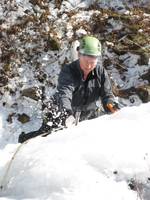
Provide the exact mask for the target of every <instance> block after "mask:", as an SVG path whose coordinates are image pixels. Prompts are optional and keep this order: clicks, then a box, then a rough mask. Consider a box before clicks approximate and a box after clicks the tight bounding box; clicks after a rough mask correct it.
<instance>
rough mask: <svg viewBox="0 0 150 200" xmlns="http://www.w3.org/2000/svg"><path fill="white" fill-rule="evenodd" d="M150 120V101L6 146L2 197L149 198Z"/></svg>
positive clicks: (0, 164)
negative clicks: (134, 184)
mask: <svg viewBox="0 0 150 200" xmlns="http://www.w3.org/2000/svg"><path fill="white" fill-rule="evenodd" d="M149 119H150V103H147V104H142V105H140V106H137V107H134V106H133V107H125V108H122V109H121V110H120V111H119V112H117V113H115V114H112V115H104V116H102V117H99V118H97V119H94V120H88V121H84V122H81V123H80V124H79V125H78V126H76V127H71V128H68V129H65V130H62V131H58V132H57V133H53V134H51V135H48V136H47V137H40V136H39V137H37V138H34V139H31V140H30V141H29V142H28V143H26V144H24V145H22V146H20V144H15V142H14V143H11V144H7V145H6V146H5V148H1V150H0V186H1V189H0V199H2V200H12V199H15V200H20V199H26V200H27V199H28V200H29V199H36V200H41V199H42V200H45V199H47V200H77V199H86V200H91V199H94V200H99V199H103V200H110V199H115V200H137V199H141V198H142V199H144V200H149V194H150V185H149V177H150V156H149V155H150V145H149ZM0 128H1V129H2V127H1V126H0ZM1 140H2V142H3V137H1ZM4 142H5V141H4ZM18 147H19V148H20V149H19V151H18V152H17V153H16V155H15V157H14V159H13V161H12V163H11V165H10V166H9V167H10V168H9V169H8V165H9V163H10V160H11V158H12V156H13V155H14V153H15V152H16V150H17V148H18ZM6 171H7V174H6ZM131 180H132V181H134V182H135V183H136V186H137V188H136V190H135V191H134V190H131V189H130V187H129V185H128V184H129V183H130V181H131ZM141 195H142V197H141Z"/></svg>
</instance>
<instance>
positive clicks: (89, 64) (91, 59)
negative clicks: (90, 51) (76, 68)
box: [79, 55, 98, 74]
mask: <svg viewBox="0 0 150 200" xmlns="http://www.w3.org/2000/svg"><path fill="white" fill-rule="evenodd" d="M79 60H80V67H81V69H82V71H83V72H84V73H85V74H88V73H89V72H91V71H92V70H93V69H94V68H95V67H96V65H97V61H98V58H97V57H95V56H88V55H79Z"/></svg>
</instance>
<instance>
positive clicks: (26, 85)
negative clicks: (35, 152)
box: [0, 0, 150, 123]
mask: <svg viewBox="0 0 150 200" xmlns="http://www.w3.org/2000/svg"><path fill="white" fill-rule="evenodd" d="M17 2H18V3H17ZM108 2H109V4H108ZM108 2H106V1H59V0H57V1H54V2H53V1H35V0H29V1H28V0H27V1H11V2H10V1H7V2H6V1H1V10H0V15H1V19H0V30H1V31H0V59H1V62H0V87H1V91H0V95H1V99H0V101H1V104H2V105H4V103H5V107H6V108H9V106H10V107H11V104H12V105H15V104H17V107H18V108H19V107H20V106H21V105H22V100H21V99H22V97H23V96H25V97H29V98H30V99H33V100H36V102H38V103H39V104H40V103H41V102H40V101H41V90H40V89H39V88H42V91H45V93H44V95H43V96H42V101H46V100H47V99H49V98H50V96H51V95H52V94H53V93H54V92H55V88H56V84H57V76H58V73H59V71H60V68H61V67H62V66H63V65H64V64H65V63H68V62H70V61H72V60H73V59H74V58H76V56H77V55H76V52H75V49H74V43H76V42H77V43H78V40H79V39H80V38H81V37H82V35H84V34H92V35H95V36H96V37H97V38H99V39H100V40H101V42H102V45H103V62H104V66H105V67H106V68H107V70H108V72H109V74H110V77H111V80H112V84H113V89H114V93H115V95H117V96H119V97H120V98H125V99H128V98H129V97H130V95H133V94H134V95H138V97H139V98H140V100H141V101H142V102H147V101H149V99H150V98H149V89H148V87H149V83H150V78H149V77H150V76H149V73H150V56H149V55H150V28H149V27H150V9H149V6H148V5H149V1H146V0H145V1H140V2H139V1H138V2H136V3H132V2H131V1H119V5H120V7H118V1H117V0H116V1H115V0H114V1H111V3H110V1H108ZM138 3H139V4H138ZM77 43H76V44H77ZM72 53H73V55H72ZM42 94H43V93H42ZM39 107H40V108H42V106H39ZM11 112H16V111H11ZM37 112H38V109H37ZM15 116H16V115H15ZM25 118H26V117H25ZM19 119H20V118H19ZM21 120H22V119H21ZM24 121H26V122H27V121H28V119H27V118H26V119H25V120H23V123H24Z"/></svg>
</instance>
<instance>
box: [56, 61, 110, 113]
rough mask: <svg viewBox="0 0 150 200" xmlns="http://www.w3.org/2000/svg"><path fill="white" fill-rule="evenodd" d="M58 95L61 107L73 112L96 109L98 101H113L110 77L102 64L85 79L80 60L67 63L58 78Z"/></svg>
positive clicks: (103, 102)
mask: <svg viewBox="0 0 150 200" xmlns="http://www.w3.org/2000/svg"><path fill="white" fill-rule="evenodd" d="M57 90H58V96H59V103H60V105H61V107H63V108H65V109H66V110H70V111H72V112H75V111H90V110H96V109H97V106H96V102H97V101H101V102H102V104H105V103H107V102H108V101H113V100H114V96H113V93H112V88H111V83H110V79H109V77H108V74H107V72H106V70H105V69H104V68H103V67H102V65H97V66H96V68H95V69H94V70H93V71H92V72H91V73H90V74H89V75H88V77H87V79H86V80H83V72H82V70H81V68H80V65H79V60H76V61H74V62H72V63H71V64H68V65H65V66H64V67H63V68H62V70H61V72H60V75H59V78H58V86H57Z"/></svg>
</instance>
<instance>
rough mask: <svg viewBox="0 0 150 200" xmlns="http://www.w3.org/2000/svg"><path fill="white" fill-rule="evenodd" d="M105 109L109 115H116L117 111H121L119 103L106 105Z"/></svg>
mask: <svg viewBox="0 0 150 200" xmlns="http://www.w3.org/2000/svg"><path fill="white" fill-rule="evenodd" d="M103 107H104V110H105V111H106V112H107V113H115V112H116V111H118V110H120V107H119V105H118V103H117V102H113V101H112V102H107V103H104V104H103Z"/></svg>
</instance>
